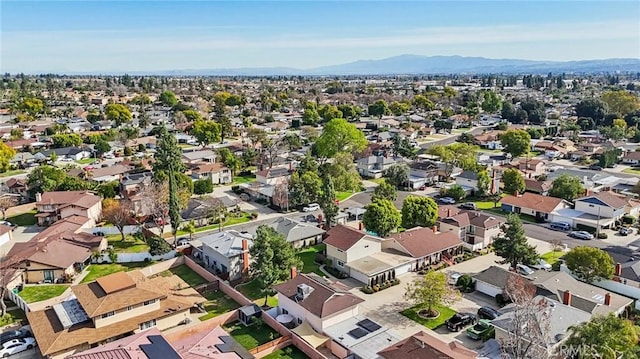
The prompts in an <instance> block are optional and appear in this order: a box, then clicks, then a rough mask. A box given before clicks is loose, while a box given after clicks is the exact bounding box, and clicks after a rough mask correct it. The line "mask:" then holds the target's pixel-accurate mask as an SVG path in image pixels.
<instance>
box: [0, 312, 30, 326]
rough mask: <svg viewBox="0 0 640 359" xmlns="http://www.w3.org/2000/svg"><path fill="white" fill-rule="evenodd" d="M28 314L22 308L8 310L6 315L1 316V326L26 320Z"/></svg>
mask: <svg viewBox="0 0 640 359" xmlns="http://www.w3.org/2000/svg"><path fill="white" fill-rule="evenodd" d="M25 318H26V316H25V315H24V312H23V311H22V310H21V309H13V310H8V311H7V314H5V315H4V317H0V327H4V326H7V325H9V324H13V323H17V322H19V321H21V320H24V319H25Z"/></svg>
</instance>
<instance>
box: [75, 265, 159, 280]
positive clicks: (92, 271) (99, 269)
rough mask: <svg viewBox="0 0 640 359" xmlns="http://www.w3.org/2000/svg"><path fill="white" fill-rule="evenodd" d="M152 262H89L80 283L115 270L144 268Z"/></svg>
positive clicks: (123, 270)
mask: <svg viewBox="0 0 640 359" xmlns="http://www.w3.org/2000/svg"><path fill="white" fill-rule="evenodd" d="M153 263H154V262H153V261H150V262H130V263H109V264H91V265H90V266H89V267H87V269H86V271H88V272H89V273H88V274H87V276H86V277H84V278H83V279H82V283H88V282H93V281H94V280H96V279H98V278H100V277H104V276H107V275H109V274H113V273H117V272H128V271H130V270H134V269H138V268H144V267H146V266H150V265H152V264H153Z"/></svg>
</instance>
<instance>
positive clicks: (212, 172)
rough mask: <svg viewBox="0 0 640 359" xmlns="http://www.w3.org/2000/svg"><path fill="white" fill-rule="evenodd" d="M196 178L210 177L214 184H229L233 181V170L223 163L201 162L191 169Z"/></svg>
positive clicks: (193, 176)
mask: <svg viewBox="0 0 640 359" xmlns="http://www.w3.org/2000/svg"><path fill="white" fill-rule="evenodd" d="M191 178H193V179H194V180H201V179H209V180H211V182H212V183H213V184H227V183H231V182H233V176H232V174H231V170H230V169H229V168H227V166H225V165H224V164H223V163H199V164H197V165H196V166H195V167H194V168H193V169H191Z"/></svg>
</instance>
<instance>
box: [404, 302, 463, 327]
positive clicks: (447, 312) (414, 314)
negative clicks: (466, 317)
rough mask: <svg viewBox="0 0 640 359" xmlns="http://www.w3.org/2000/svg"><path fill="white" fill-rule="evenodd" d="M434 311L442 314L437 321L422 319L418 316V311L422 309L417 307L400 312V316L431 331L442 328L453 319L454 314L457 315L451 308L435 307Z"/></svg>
mask: <svg viewBox="0 0 640 359" xmlns="http://www.w3.org/2000/svg"><path fill="white" fill-rule="evenodd" d="M434 309H435V310H437V311H438V312H440V316H439V317H437V318H435V319H424V318H422V317H420V316H419V315H418V311H419V310H420V309H419V308H417V307H411V308H409V309H405V310H403V311H402V312H400V314H402V315H404V316H405V317H407V318H409V319H411V320H413V321H414V322H416V323H419V324H422V325H424V326H425V327H427V328H429V329H431V330H434V329H436V328H438V327H440V326H441V325H444V322H446V321H447V320H448V319H449V318H451V317H453V316H454V314H456V311H455V310H453V309H451V308H449V307H445V306H441V305H438V306H435V307H434Z"/></svg>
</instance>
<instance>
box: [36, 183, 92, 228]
mask: <svg viewBox="0 0 640 359" xmlns="http://www.w3.org/2000/svg"><path fill="white" fill-rule="evenodd" d="M36 209H37V211H38V213H37V214H36V218H38V225H39V226H48V225H51V224H53V223H54V222H56V221H58V220H60V219H64V218H67V217H71V216H80V217H85V218H87V219H88V222H87V225H94V224H96V223H98V222H99V221H100V217H101V216H102V199H101V198H100V197H98V196H96V195H95V194H93V193H90V192H88V191H58V192H45V193H42V194H40V193H38V194H36Z"/></svg>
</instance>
